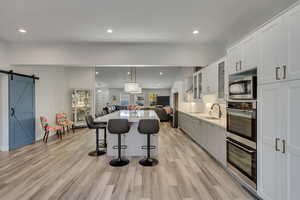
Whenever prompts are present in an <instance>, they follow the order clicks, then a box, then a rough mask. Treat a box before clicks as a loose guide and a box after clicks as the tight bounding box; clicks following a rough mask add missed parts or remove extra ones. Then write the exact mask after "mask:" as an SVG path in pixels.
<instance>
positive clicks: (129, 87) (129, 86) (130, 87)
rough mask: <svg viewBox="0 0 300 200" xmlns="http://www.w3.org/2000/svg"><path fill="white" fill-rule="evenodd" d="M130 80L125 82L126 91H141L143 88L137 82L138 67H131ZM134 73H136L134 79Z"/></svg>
mask: <svg viewBox="0 0 300 200" xmlns="http://www.w3.org/2000/svg"><path fill="white" fill-rule="evenodd" d="M130 70H131V72H130V82H127V83H125V84H124V91H125V92H127V93H139V92H140V91H141V88H140V86H139V84H138V83H137V82H136V68H134V69H132V68H131V69H130ZM133 73H134V80H133Z"/></svg>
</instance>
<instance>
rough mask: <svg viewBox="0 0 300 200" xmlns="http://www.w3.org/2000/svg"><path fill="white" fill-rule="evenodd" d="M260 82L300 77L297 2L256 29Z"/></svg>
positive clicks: (299, 26)
mask: <svg viewBox="0 0 300 200" xmlns="http://www.w3.org/2000/svg"><path fill="white" fill-rule="evenodd" d="M259 42H260V49H261V65H262V67H261V68H260V71H259V80H260V84H263V83H272V82H278V81H286V80H295V79H300V56H299V52H300V6H297V7H295V8H294V9H292V10H291V11H289V12H288V13H286V14H285V15H283V16H281V17H279V18H277V19H276V20H274V21H272V22H271V23H269V24H267V25H266V26H264V27H263V28H262V29H261V31H260V39H259Z"/></svg>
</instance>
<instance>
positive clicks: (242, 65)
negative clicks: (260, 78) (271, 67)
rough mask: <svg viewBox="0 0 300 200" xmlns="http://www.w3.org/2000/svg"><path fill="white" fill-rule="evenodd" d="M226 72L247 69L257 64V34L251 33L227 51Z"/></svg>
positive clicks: (255, 66) (231, 72) (230, 72)
mask: <svg viewBox="0 0 300 200" xmlns="http://www.w3.org/2000/svg"><path fill="white" fill-rule="evenodd" d="M227 62H228V68H227V69H228V73H229V74H233V73H237V72H242V71H247V70H249V69H253V68H258V66H259V44H258V38H257V34H256V33H255V34H252V35H250V36H249V37H247V38H246V39H244V40H243V41H241V42H240V43H238V44H237V45H235V46H234V47H232V48H231V49H229V50H228V52H227Z"/></svg>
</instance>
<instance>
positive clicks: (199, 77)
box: [193, 70, 204, 100]
mask: <svg viewBox="0 0 300 200" xmlns="http://www.w3.org/2000/svg"><path fill="white" fill-rule="evenodd" d="M203 78H204V75H203V71H202V70H200V71H198V72H195V73H194V74H193V97H194V100H200V99H201V98H202V90H203V85H202V83H203Z"/></svg>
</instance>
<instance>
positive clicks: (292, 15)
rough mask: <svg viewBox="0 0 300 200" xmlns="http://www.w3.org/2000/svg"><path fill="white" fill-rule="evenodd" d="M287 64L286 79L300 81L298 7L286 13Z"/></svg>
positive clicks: (299, 24) (299, 10) (299, 12)
mask: <svg viewBox="0 0 300 200" xmlns="http://www.w3.org/2000/svg"><path fill="white" fill-rule="evenodd" d="M286 21H287V24H288V25H287V30H288V51H287V52H288V63H287V66H286V70H287V71H286V73H287V75H286V76H287V77H286V78H287V79H290V80H293V79H300V56H299V52H300V6H297V7H296V8H294V9H293V10H291V11H290V12H288V13H287V15H286Z"/></svg>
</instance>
